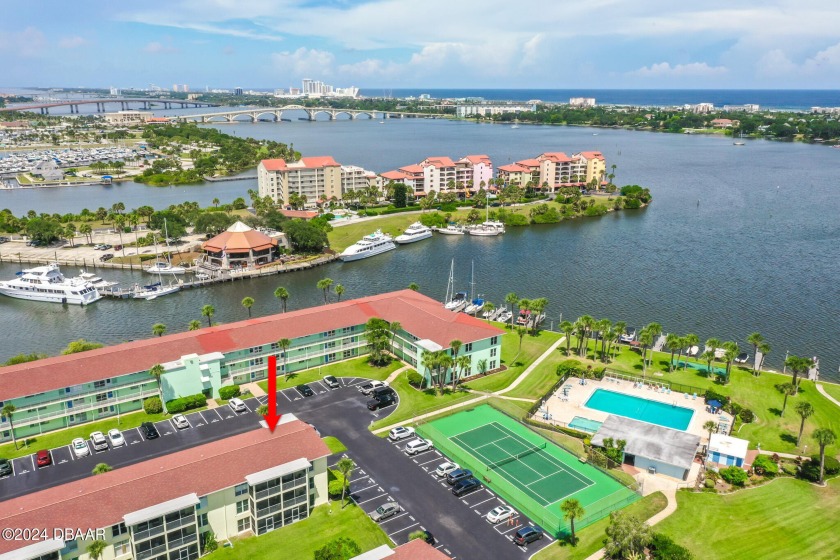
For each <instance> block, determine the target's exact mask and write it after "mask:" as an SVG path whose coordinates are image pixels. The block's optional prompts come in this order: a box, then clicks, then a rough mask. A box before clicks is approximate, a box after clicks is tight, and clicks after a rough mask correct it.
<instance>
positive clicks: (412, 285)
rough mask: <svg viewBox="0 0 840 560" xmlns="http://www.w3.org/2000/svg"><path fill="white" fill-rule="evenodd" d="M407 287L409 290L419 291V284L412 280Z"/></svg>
mask: <svg viewBox="0 0 840 560" xmlns="http://www.w3.org/2000/svg"><path fill="white" fill-rule="evenodd" d="M408 289H409V290H411V291H414V292H419V291H420V286H419V285H418V284H415V283H414V282H412V283H411V284H409V285H408Z"/></svg>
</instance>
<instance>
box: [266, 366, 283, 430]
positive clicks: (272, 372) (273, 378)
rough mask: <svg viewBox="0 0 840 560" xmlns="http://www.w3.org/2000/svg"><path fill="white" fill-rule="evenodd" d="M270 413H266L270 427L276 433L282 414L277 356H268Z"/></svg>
mask: <svg viewBox="0 0 840 560" xmlns="http://www.w3.org/2000/svg"><path fill="white" fill-rule="evenodd" d="M267 375H268V414H264V415H263V418H265V422H266V424H268V429H269V430H271V432H272V433H274V428H276V427H277V422H278V421H279V420H280V416H279V415H278V414H277V356H269V357H268V372H267Z"/></svg>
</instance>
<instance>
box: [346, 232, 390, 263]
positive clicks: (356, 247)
mask: <svg viewBox="0 0 840 560" xmlns="http://www.w3.org/2000/svg"><path fill="white" fill-rule="evenodd" d="M396 248H397V246H396V245H394V240H393V239H391V236H390V235H388V234H385V233H382V231H381V230H376V231H375V232H373V233H371V234H370V235H366V236H364V237H363V238H362V239H361V240H359V241H356V242H355V243H353V244H352V245H350V246H349V247H347V248H346V249H344V251H343V252H342V253H341V254H340V255H338V258H340V259H341V260H342V261H344V262H349V261H357V260H360V259H366V258H368V257H373V256H375V255H381V254H382V253H385V252H388V251H393V250H394V249H396Z"/></svg>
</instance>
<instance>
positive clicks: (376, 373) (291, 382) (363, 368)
mask: <svg viewBox="0 0 840 560" xmlns="http://www.w3.org/2000/svg"><path fill="white" fill-rule="evenodd" d="M402 366H403V364H402V363H401V362H400V361H398V360H393V361H392V362H391V363H390V364H388V365H387V366H384V367H375V366H372V365H370V364H368V358H367V356H360V357H358V358H353V359H352V360H346V361H343V362H336V363H334V364H330V365H327V366H321V367H320V368H317V367H316V368H311V369H305V370H302V371H297V372H295V373H292V374H291V375H289V378H288V379H286V378H285V377H284V376H282V375H279V376H277V390H278V391H279V390H281V389H288V388H289V387H294V386H296V385H300V384H301V383H310V382H312V381H316V380H318V379H322V378H324V377H326V376H327V375H334V376H335V377H367V378H369V379H378V380H380V381H381V380H384V379H387V378H388V376H389V375H391V374H392V373H393V372H395V371H397V370H398V369H400V368H401V367H402ZM257 385H259V386H260V387H261V388H262V390H263V391H268V381H266V380H263V381H260V382H259V383H257Z"/></svg>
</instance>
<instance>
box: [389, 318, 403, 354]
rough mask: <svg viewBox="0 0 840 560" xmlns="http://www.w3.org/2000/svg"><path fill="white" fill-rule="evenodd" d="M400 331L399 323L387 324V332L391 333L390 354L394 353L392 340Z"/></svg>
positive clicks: (400, 325) (400, 324)
mask: <svg viewBox="0 0 840 560" xmlns="http://www.w3.org/2000/svg"><path fill="white" fill-rule="evenodd" d="M400 329H402V323H400V322H399V321H391V322H390V323H389V324H388V330H389V331H391V352H392V353H393V352H394V338H396V336H397V333H398V332H400Z"/></svg>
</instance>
